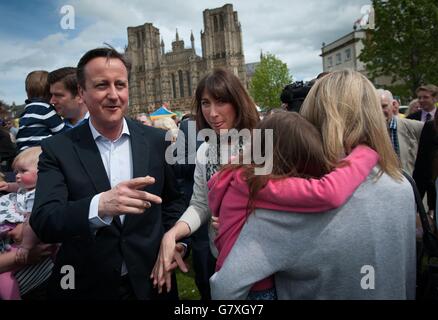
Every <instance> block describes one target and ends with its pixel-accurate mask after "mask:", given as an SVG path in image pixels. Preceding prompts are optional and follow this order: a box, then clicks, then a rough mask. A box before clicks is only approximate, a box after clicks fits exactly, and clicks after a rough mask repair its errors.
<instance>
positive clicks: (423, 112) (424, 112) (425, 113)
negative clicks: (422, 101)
mask: <svg viewBox="0 0 438 320" xmlns="http://www.w3.org/2000/svg"><path fill="white" fill-rule="evenodd" d="M435 112H436V108H434V109H433V110H432V111H430V112H427V111H424V110H421V115H422V116H424V117H426V116H427V114H428V113H429V114H430V115H431V116H432V118H433V117H434V116H435Z"/></svg>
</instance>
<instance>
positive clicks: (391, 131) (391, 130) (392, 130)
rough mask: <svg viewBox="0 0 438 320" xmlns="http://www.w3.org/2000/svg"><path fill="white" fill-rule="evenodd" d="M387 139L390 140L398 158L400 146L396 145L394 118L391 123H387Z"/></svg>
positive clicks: (395, 120)
mask: <svg viewBox="0 0 438 320" xmlns="http://www.w3.org/2000/svg"><path fill="white" fill-rule="evenodd" d="M389 137H390V138H391V142H392V146H393V147H394V151H395V153H396V154H397V156H398V157H399V158H400V144H399V143H398V135H397V119H396V118H395V117H392V119H391V121H390V122H389Z"/></svg>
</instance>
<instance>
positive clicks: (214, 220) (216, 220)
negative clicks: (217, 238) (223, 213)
mask: <svg viewBox="0 0 438 320" xmlns="http://www.w3.org/2000/svg"><path fill="white" fill-rule="evenodd" d="M211 226H212V227H213V229H214V231H216V234H217V232H218V231H219V217H215V216H211Z"/></svg>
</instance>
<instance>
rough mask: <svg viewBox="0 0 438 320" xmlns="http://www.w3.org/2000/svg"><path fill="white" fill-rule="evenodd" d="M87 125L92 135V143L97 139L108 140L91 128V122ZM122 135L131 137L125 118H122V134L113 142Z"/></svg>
mask: <svg viewBox="0 0 438 320" xmlns="http://www.w3.org/2000/svg"><path fill="white" fill-rule="evenodd" d="M88 124H89V126H90V129H91V134H92V135H93V139H94V141H96V140H97V139H99V138H102V139H106V140H108V139H107V138H105V137H104V136H103V135H102V134H101V133H100V132H99V131H97V129H96V128H95V127H94V126H93V124H92V123H91V121H88ZM123 135H127V136H130V135H131V134H130V132H129V128H128V123H127V122H126V119H125V118H123V128H122V132H121V133H120V136H119V137H117V139H115V140H114V141H117V140H119V139H120V137H122V136H123Z"/></svg>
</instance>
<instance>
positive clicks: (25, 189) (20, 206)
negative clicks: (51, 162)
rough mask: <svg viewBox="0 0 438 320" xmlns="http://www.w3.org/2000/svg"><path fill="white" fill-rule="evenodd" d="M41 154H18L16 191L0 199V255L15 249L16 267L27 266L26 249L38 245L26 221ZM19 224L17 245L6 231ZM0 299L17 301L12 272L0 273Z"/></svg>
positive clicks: (33, 150)
mask: <svg viewBox="0 0 438 320" xmlns="http://www.w3.org/2000/svg"><path fill="white" fill-rule="evenodd" d="M40 154H41V148H40V147H32V148H28V149H26V150H24V151H23V152H21V153H20V154H18V155H17V157H16V158H15V160H14V162H13V163H12V168H13V169H14V171H15V173H16V182H17V185H18V190H17V192H14V193H9V194H7V195H4V196H2V197H0V254H1V253H3V252H5V251H10V250H16V262H17V264H18V265H24V264H26V263H27V259H28V255H29V250H30V249H32V248H33V247H34V246H35V245H36V244H38V243H39V239H38V238H37V236H36V235H35V233H34V232H33V230H32V228H31V227H30V225H29V222H28V221H29V216H30V213H31V212H32V207H33V202H34V197H35V186H36V182H37V177H38V176H37V171H38V169H37V165H38V158H39V155H40ZM20 223H23V232H22V235H23V236H22V241H21V243H20V245H19V246H17V244H16V243H14V242H13V240H12V239H11V238H10V237H9V232H10V231H11V230H13V229H15V227H17V225H19V224H20ZM0 299H20V294H19V290H18V285H17V283H16V280H15V278H14V277H13V276H12V275H11V273H2V274H0Z"/></svg>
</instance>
